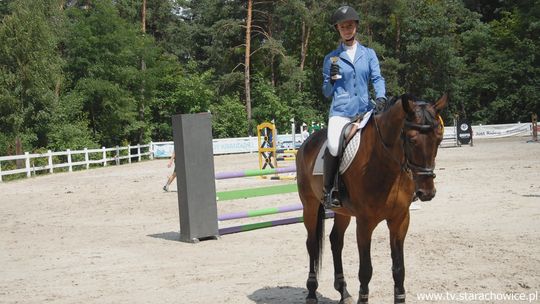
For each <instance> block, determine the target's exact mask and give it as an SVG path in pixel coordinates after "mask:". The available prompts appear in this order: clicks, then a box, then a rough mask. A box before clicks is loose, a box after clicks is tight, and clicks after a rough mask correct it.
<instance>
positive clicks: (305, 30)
mask: <svg viewBox="0 0 540 304" xmlns="http://www.w3.org/2000/svg"><path fill="white" fill-rule="evenodd" d="M310 35H311V27H310V26H307V25H306V22H305V21H302V46H301V51H300V71H304V66H305V64H306V57H307V50H308V45H309V36H310ZM303 87H304V84H303V83H302V82H300V83H299V84H298V90H299V91H302V90H303Z"/></svg>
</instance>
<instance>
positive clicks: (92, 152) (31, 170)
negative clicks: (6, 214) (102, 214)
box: [0, 143, 154, 182]
mask: <svg viewBox="0 0 540 304" xmlns="http://www.w3.org/2000/svg"><path fill="white" fill-rule="evenodd" d="M133 150H135V151H136V153H134V154H132V151H133ZM122 151H127V153H122ZM142 151H145V152H142ZM122 154H125V155H122ZM74 155H84V160H80V161H73V156H74ZM96 155H97V157H96ZM55 156H57V157H56V158H55ZM145 156H147V157H148V158H149V159H153V158H154V154H153V152H152V143H150V144H148V145H136V146H127V147H118V146H116V147H114V148H105V147H102V148H101V149H87V148H84V150H73V151H72V150H70V149H67V151H62V152H52V151H51V150H48V151H47V153H41V154H30V153H28V152H25V153H24V155H14V156H1V157H0V182H2V177H3V176H6V175H13V174H26V177H31V176H32V174H34V175H36V172H38V171H49V173H54V169H59V168H68V171H69V172H72V171H73V168H74V167H77V166H83V167H85V168H86V169H90V165H92V164H99V165H102V166H103V167H105V166H107V165H108V164H109V163H111V162H112V163H114V164H116V165H120V164H121V161H122V160H127V162H128V163H131V162H132V160H133V159H136V160H137V161H141V160H142V158H143V157H145ZM58 157H60V158H61V159H62V160H65V161H62V162H59V163H55V160H58ZM79 158H82V157H79ZM45 159H46V161H45ZM21 160H24V167H22V168H19V169H12V170H4V171H2V162H10V161H11V162H13V161H21ZM36 160H39V161H38V163H45V162H46V163H47V164H46V165H40V164H36Z"/></svg>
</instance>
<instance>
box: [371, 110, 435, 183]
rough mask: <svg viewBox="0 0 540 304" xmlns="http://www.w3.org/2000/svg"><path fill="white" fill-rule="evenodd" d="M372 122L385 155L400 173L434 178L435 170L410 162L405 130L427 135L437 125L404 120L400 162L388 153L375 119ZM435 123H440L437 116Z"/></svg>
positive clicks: (410, 152)
mask: <svg viewBox="0 0 540 304" xmlns="http://www.w3.org/2000/svg"><path fill="white" fill-rule="evenodd" d="M415 103H416V104H418V105H420V106H422V105H426V104H427V102H425V101H416V102H415ZM373 120H374V121H375V128H376V129H377V133H378V135H379V139H380V141H381V143H382V145H383V148H384V150H386V151H387V153H388V154H390V155H391V156H392V159H393V160H394V161H395V162H397V163H398V164H399V165H400V167H401V170H402V171H404V172H412V173H413V175H414V176H426V177H432V178H435V177H436V174H435V173H434V172H433V171H434V170H435V167H424V166H419V165H417V164H415V163H413V162H412V161H411V154H412V149H411V147H410V142H409V141H407V140H406V135H405V133H406V131H407V130H416V131H418V132H420V133H427V132H429V131H431V130H433V129H435V128H437V126H438V125H437V124H436V123H434V124H417V123H414V122H411V121H409V120H407V119H405V122H404V125H403V128H402V129H401V142H402V146H403V151H404V155H405V159H404V161H403V162H401V161H400V160H398V159H397V158H396V157H395V156H394V154H392V153H391V152H390V149H389V148H388V145H387V144H386V143H385V142H384V139H383V137H382V134H381V130H380V128H379V124H378V123H377V119H375V117H374V118H373ZM437 121H440V118H439V117H438V116H437Z"/></svg>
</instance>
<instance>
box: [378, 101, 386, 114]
mask: <svg viewBox="0 0 540 304" xmlns="http://www.w3.org/2000/svg"><path fill="white" fill-rule="evenodd" d="M385 108H386V97H379V98H377V100H376V101H375V112H376V113H381V112H382V111H384V109H385Z"/></svg>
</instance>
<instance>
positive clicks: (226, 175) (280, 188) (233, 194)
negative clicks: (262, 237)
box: [216, 166, 334, 235]
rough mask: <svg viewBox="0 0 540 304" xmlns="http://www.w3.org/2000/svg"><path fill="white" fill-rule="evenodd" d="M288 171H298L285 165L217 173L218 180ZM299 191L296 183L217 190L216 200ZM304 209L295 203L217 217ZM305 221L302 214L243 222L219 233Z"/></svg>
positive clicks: (229, 218)
mask: <svg viewBox="0 0 540 304" xmlns="http://www.w3.org/2000/svg"><path fill="white" fill-rule="evenodd" d="M288 172H296V167H295V166H290V167H285V168H275V169H264V170H244V171H232V172H222V173H217V174H216V180H219V179H230V178H239V177H251V176H264V175H271V174H276V173H288ZM297 191H298V186H297V185H296V184H284V185H275V186H268V187H257V188H250V189H237V190H230V191H223V192H217V198H216V201H218V202H222V201H226V200H233V199H242V198H243V199H247V198H251V197H258V196H268V195H275V194H285V193H292V192H297ZM302 209H303V207H302V204H294V205H286V206H280V207H272V208H264V209H258V210H247V211H239V212H233V213H228V214H223V215H219V216H218V218H217V219H218V221H219V222H224V221H229V220H234V219H244V218H253V217H259V216H265V215H271V214H279V213H286V212H293V211H299V210H302ZM333 216H334V213H333V212H331V211H329V212H327V218H330V217H333ZM303 221H304V218H303V217H302V216H300V217H298V216H297V217H289V218H284V219H277V220H272V221H264V222H258V223H250V224H243V225H237V226H231V227H226V228H220V229H219V235H225V234H231V233H237V232H244V231H250V230H255V229H261V228H268V227H275V226H281V225H289V224H295V223H301V222H303Z"/></svg>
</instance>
